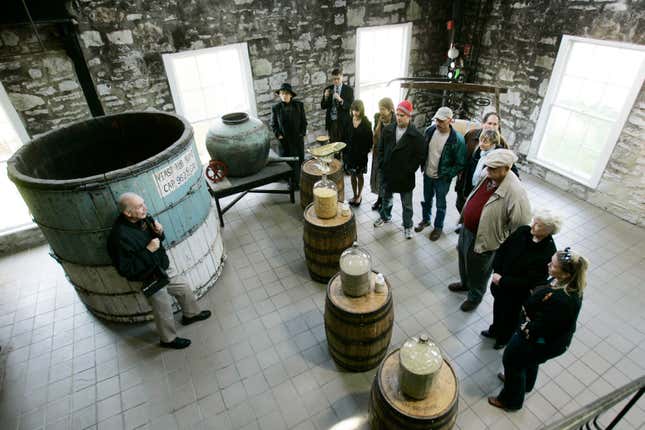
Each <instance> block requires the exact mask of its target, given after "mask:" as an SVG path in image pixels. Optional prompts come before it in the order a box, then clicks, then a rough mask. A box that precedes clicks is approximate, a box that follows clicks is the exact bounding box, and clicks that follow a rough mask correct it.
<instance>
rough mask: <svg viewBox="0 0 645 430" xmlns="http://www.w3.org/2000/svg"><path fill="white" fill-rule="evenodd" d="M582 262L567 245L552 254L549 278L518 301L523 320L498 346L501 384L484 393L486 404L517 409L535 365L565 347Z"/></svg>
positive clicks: (582, 280) (581, 282)
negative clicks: (497, 389) (497, 390)
mask: <svg viewBox="0 0 645 430" xmlns="http://www.w3.org/2000/svg"><path fill="white" fill-rule="evenodd" d="M588 266H589V264H588V263H587V260H586V259H584V258H583V257H581V256H580V255H578V254H576V253H574V252H572V251H571V249H570V248H565V249H564V250H563V251H558V252H556V253H555V254H553V257H552V258H551V262H550V263H549V266H548V270H549V276H550V277H551V278H550V280H549V283H548V284H547V285H546V286H545V287H544V288H538V289H536V292H535V293H533V295H531V297H529V299H528V300H527V301H526V303H525V304H524V314H525V317H524V322H523V324H522V325H521V326H520V328H519V329H518V330H517V331H516V332H515V334H514V335H513V337H512V338H511V341H510V342H509V344H508V346H507V347H506V350H505V351H504V358H503V363H504V373H503V374H501V373H500V374H499V375H498V377H499V378H500V379H501V380H502V381H504V388H502V391H501V392H500V393H499V395H497V397H489V398H488V403H490V404H491V405H492V406H495V407H497V408H502V409H505V410H518V409H521V408H522V405H523V404H524V396H525V394H526V393H528V392H529V391H531V390H532V389H533V387H534V386H535V380H536V378H537V373H538V367H539V365H540V364H542V363H544V362H545V361H547V360H549V359H551V358H555V357H557V356H559V355H562V354H563V353H564V352H565V351H566V350H567V348H568V347H569V344H570V343H571V339H572V338H573V333H574V332H575V330H576V322H577V320H578V314H579V313H580V307H581V306H582V292H583V290H584V288H585V285H586V278H587V268H588Z"/></svg>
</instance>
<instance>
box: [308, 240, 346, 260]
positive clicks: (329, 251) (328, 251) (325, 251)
mask: <svg viewBox="0 0 645 430" xmlns="http://www.w3.org/2000/svg"><path fill="white" fill-rule="evenodd" d="M350 246H352V244H351V243H350V244H349V245H347V246H346V247H344V248H334V249H320V248H316V247H315V246H312V245H309V244H308V243H305V252H307V251H310V252H311V253H312V256H316V255H338V256H339V257H340V254H342V253H343V251H345V250H346V249H347V248H348V247H350Z"/></svg>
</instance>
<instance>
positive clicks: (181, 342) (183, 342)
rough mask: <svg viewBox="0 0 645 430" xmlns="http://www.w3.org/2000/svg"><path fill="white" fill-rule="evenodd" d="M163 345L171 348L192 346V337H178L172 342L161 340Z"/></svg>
mask: <svg viewBox="0 0 645 430" xmlns="http://www.w3.org/2000/svg"><path fill="white" fill-rule="evenodd" d="M160 344H161V346H162V347H164V348H170V349H184V348H188V347H189V346H190V339H184V338H183V337H176V338H175V339H173V340H172V341H171V342H160Z"/></svg>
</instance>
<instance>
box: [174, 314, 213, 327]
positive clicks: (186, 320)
mask: <svg viewBox="0 0 645 430" xmlns="http://www.w3.org/2000/svg"><path fill="white" fill-rule="evenodd" d="M210 317H211V311H201V312H200V313H198V314H197V315H195V316H194V317H182V318H181V323H182V324H183V325H189V324H192V323H194V322H197V321H203V320H207V319H209V318H210Z"/></svg>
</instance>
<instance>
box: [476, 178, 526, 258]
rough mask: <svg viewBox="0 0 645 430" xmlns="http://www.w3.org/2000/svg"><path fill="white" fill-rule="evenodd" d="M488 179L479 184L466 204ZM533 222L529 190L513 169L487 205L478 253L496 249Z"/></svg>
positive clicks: (479, 237)
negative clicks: (515, 232) (523, 185)
mask: <svg viewBox="0 0 645 430" xmlns="http://www.w3.org/2000/svg"><path fill="white" fill-rule="evenodd" d="M485 182H486V181H485V180H482V181H480V182H479V184H477V186H476V187H475V188H474V189H473V190H472V192H471V193H470V195H469V196H468V199H467V200H466V204H468V201H470V198H471V197H472V196H473V194H475V192H477V190H478V189H479V187H481V186H482V184H483V183H485ZM466 204H465V205H464V207H465V206H466ZM530 222H531V204H530V203H529V199H528V196H527V195H526V191H525V190H524V187H522V183H521V182H520V180H519V179H518V178H517V176H515V173H513V172H510V171H509V172H508V175H506V177H505V178H504V180H503V181H502V183H501V184H499V187H497V189H496V190H495V192H494V193H493V195H492V196H490V198H489V199H488V201H487V202H486V204H485V205H484V209H483V210H482V214H481V218H480V219H479V227H478V229H477V235H476V237H475V246H474V248H473V249H474V251H475V252H476V253H478V254H481V253H483V252H487V251H495V250H497V248H499V246H500V245H501V244H502V242H504V240H506V238H507V237H508V236H509V235H510V234H511V233H512V232H514V231H515V229H517V228H518V227H519V226H521V225H527V224H529V223H530Z"/></svg>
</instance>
